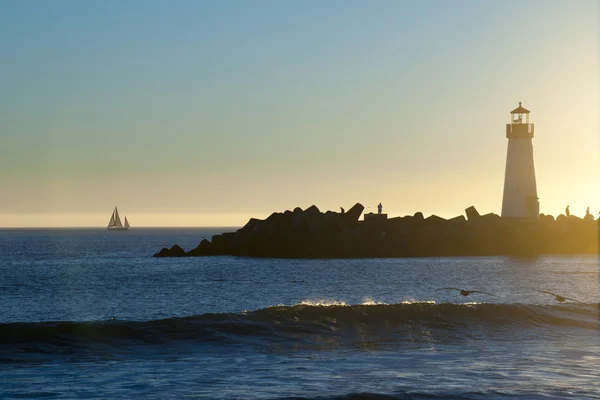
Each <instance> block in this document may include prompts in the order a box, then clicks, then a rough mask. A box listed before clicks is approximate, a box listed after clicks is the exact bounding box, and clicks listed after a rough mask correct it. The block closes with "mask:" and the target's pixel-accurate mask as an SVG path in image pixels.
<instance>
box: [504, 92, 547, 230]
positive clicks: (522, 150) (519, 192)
mask: <svg viewBox="0 0 600 400" xmlns="http://www.w3.org/2000/svg"><path fill="white" fill-rule="evenodd" d="M523 116H524V117H525V121H523ZM506 137H507V138H508V150H507V152H506V172H505V175H504V196H503V198H502V217H506V218H538V215H539V211H540V203H539V201H538V197H537V188H536V183H535V167H534V165H533V143H532V139H533V124H530V123H529V110H527V109H525V108H524V107H522V106H521V102H519V107H517V108H515V109H514V110H512V111H511V112H510V124H506Z"/></svg>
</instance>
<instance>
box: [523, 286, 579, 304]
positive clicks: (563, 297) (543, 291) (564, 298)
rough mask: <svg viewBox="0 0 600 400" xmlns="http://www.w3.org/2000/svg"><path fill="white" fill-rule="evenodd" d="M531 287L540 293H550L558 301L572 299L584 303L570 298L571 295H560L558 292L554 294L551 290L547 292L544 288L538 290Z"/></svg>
mask: <svg viewBox="0 0 600 400" xmlns="http://www.w3.org/2000/svg"><path fill="white" fill-rule="evenodd" d="M532 289H533V290H536V291H538V292H540V293H548V294H551V295H552V296H554V297H555V298H556V301H558V302H559V303H562V302H564V301H565V300H573V301H575V302H577V303H581V304H584V303H582V302H581V301H579V300H575V299H572V298H571V297H566V296H561V295H560V294H556V293H552V292H547V291H545V290H539V289H536V288H532Z"/></svg>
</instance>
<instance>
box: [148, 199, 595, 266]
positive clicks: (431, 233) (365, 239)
mask: <svg viewBox="0 0 600 400" xmlns="http://www.w3.org/2000/svg"><path fill="white" fill-rule="evenodd" d="M363 211H364V207H363V206H362V205H361V204H358V203H357V204H355V205H354V206H353V207H352V208H351V209H350V210H348V211H347V212H345V213H337V212H333V211H327V212H321V211H320V210H319V209H318V208H317V207H316V206H314V205H313V206H311V207H309V208H307V209H306V210H302V209H301V208H299V207H297V208H295V209H294V210H293V211H290V210H288V211H285V212H283V213H273V214H271V215H270V216H269V217H268V218H267V219H265V220H260V219H255V218H252V219H250V221H248V223H247V224H246V225H245V226H244V227H243V228H241V229H239V230H237V231H236V232H229V233H223V234H221V235H215V236H213V237H212V240H211V241H208V240H202V242H200V244H199V245H198V247H196V248H195V249H193V250H190V251H187V252H186V251H185V250H183V249H182V248H181V247H179V246H177V245H174V246H173V247H171V248H170V249H168V248H164V249H162V250H161V251H160V252H158V253H156V254H155V255H154V256H155V257H190V256H215V255H234V256H249V257H279V258H359V257H360V258H363V257H434V256H491V255H515V256H521V255H523V256H527V255H538V254H598V248H599V239H598V238H599V235H598V233H599V228H600V221H595V220H594V218H593V216H591V215H588V216H586V218H578V217H575V216H569V217H567V216H564V215H560V216H559V217H557V218H556V219H555V218H554V217H553V216H551V215H543V214H540V217H539V219H537V220H516V219H505V218H501V217H500V216H498V215H496V214H486V215H480V214H479V213H478V212H477V210H476V209H475V207H469V208H467V209H466V210H465V214H466V217H465V216H464V215H460V216H457V217H455V218H451V219H445V218H441V217H438V216H436V215H431V216H429V217H427V218H425V217H424V216H423V214H422V213H420V212H417V213H415V214H414V215H411V216H405V217H396V218H390V219H387V218H366V220H365V221H359V218H360V216H361V214H362V212H363Z"/></svg>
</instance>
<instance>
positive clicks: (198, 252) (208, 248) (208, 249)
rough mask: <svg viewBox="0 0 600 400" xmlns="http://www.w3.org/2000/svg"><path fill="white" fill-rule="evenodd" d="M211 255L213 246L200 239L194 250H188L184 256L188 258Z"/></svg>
mask: <svg viewBox="0 0 600 400" xmlns="http://www.w3.org/2000/svg"><path fill="white" fill-rule="evenodd" d="M212 254H213V245H212V243H211V242H209V241H208V240H206V239H202V241H201V242H200V244H199V245H198V246H197V247H196V248H195V249H192V250H190V251H189V252H188V253H187V254H186V255H188V256H208V255H212Z"/></svg>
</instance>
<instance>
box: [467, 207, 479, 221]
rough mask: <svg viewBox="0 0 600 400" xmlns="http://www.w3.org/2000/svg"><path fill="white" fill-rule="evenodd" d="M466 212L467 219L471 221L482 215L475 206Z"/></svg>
mask: <svg viewBox="0 0 600 400" xmlns="http://www.w3.org/2000/svg"><path fill="white" fill-rule="evenodd" d="M465 213H466V214H467V219H468V220H469V221H475V220H476V219H479V218H480V217H481V215H479V211H477V209H476V208H475V207H474V206H471V207H469V208H467V209H465Z"/></svg>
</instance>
